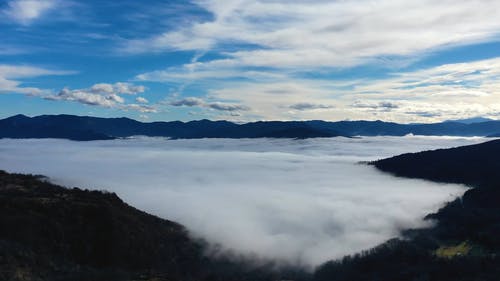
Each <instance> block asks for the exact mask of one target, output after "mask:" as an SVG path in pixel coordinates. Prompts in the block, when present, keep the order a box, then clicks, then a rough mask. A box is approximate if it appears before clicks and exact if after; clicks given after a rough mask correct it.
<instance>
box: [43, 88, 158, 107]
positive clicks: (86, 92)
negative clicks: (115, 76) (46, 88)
mask: <svg viewBox="0 0 500 281" xmlns="http://www.w3.org/2000/svg"><path fill="white" fill-rule="evenodd" d="M144 91H145V87H144V86H136V85H133V84H130V83H122V82H118V83H115V84H107V83H99V84H95V85H93V86H91V87H90V88H87V89H76V90H70V89H68V88H64V89H62V90H61V91H59V93H57V94H49V95H45V96H44V98H45V99H48V100H55V101H73V102H78V103H82V104H86V105H93V106H102V107H107V108H118V109H122V110H136V111H140V112H156V111H157V110H156V108H155V107H154V106H148V105H144V104H127V103H126V100H125V99H124V98H123V97H122V96H121V95H135V94H138V93H142V92H144ZM137 99H139V100H141V99H140V98H137ZM137 99H136V100H137ZM142 99H143V101H147V100H146V99H144V98H142Z"/></svg>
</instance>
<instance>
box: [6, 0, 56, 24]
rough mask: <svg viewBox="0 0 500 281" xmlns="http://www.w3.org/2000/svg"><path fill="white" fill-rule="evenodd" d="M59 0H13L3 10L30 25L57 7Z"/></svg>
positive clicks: (10, 16) (11, 16)
mask: <svg viewBox="0 0 500 281" xmlns="http://www.w3.org/2000/svg"><path fill="white" fill-rule="evenodd" d="M58 2H59V1H57V0H11V1H9V2H7V8H6V9H5V10H4V11H3V13H4V14H6V15H7V16H8V17H9V18H11V19H12V20H14V21H16V22H18V23H20V24H23V25H28V24H30V23H32V22H33V21H35V20H37V19H38V18H40V17H42V16H43V15H44V14H45V13H47V12H48V11H50V10H53V9H55V8H56V7H57V4H58Z"/></svg>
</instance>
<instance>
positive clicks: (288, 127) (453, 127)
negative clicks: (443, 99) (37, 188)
mask: <svg viewBox="0 0 500 281" xmlns="http://www.w3.org/2000/svg"><path fill="white" fill-rule="evenodd" d="M498 132H500V121H486V122H479V123H470V124H466V123H462V122H450V121H446V122H442V123H433V124H398V123H392V122H383V121H338V122H327V121H320V120H313V121H259V122H251V123H245V124H236V123H232V122H229V121H210V120H199V121H190V122H181V121H171V122H150V123H144V122H139V121H136V120H133V119H129V118H98V117H88V116H74V115H41V116H36V117H27V116H24V115H16V116H12V117H9V118H6V119H3V120H0V138H64V139H71V140H81V141H85V140H106V139H113V138H121V137H130V136H134V135H144V136H157V137H170V138H186V139H192V138H262V137H269V138H315V137H336V136H347V137H351V136H382V135H384V136H404V135H407V134H415V135H435V136H442V135H450V136H496V134H498Z"/></svg>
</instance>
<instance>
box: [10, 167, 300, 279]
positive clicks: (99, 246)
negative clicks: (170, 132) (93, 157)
mask: <svg viewBox="0 0 500 281" xmlns="http://www.w3.org/2000/svg"><path fill="white" fill-rule="evenodd" d="M200 211H202V210H200ZM205 250H206V249H205V245H204V243H203V242H202V241H193V240H192V239H191V238H189V237H188V235H187V232H186V230H185V229H184V227H183V226H181V225H179V224H177V223H174V222H171V221H167V220H163V219H160V218H157V217H154V216H151V215H148V214H146V213H144V212H141V211H139V210H137V209H135V208H133V207H130V206H128V205H127V204H125V203H124V202H123V201H121V200H120V199H119V198H118V197H117V196H116V195H115V194H114V193H106V192H100V191H88V190H81V189H78V188H73V189H67V188H63V187H60V186H56V185H53V184H50V183H48V182H46V181H44V180H41V178H40V177H35V176H27V175H17V174H7V173H5V172H2V171H0V280H89V281H90V280H92V281H95V280H106V281H110V280H183V281H185V280H275V279H279V278H290V277H293V276H295V277H297V276H307V275H306V274H305V273H302V272H301V271H300V269H298V270H297V271H295V272H292V271H288V273H285V272H284V270H282V271H274V270H271V268H272V264H267V265H261V266H259V267H257V266H250V265H249V264H246V263H245V262H237V261H233V260H229V259H226V258H224V257H220V258H217V259H215V258H210V257H206V256H205V255H204V251H205Z"/></svg>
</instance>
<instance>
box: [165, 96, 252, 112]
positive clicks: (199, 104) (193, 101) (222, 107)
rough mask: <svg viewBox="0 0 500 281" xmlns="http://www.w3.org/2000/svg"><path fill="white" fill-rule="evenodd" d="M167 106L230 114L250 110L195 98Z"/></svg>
mask: <svg viewBox="0 0 500 281" xmlns="http://www.w3.org/2000/svg"><path fill="white" fill-rule="evenodd" d="M168 104H169V105H171V106H188V107H193V106H196V107H204V108H209V109H214V110H219V111H230V112H233V111H234V112H236V111H248V110H250V108H249V107H247V106H245V105H239V104H232V103H225V102H206V101H204V100H203V99H201V98H196V97H187V98H184V99H180V100H174V101H170V102H168ZM238 116H239V115H238Z"/></svg>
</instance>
